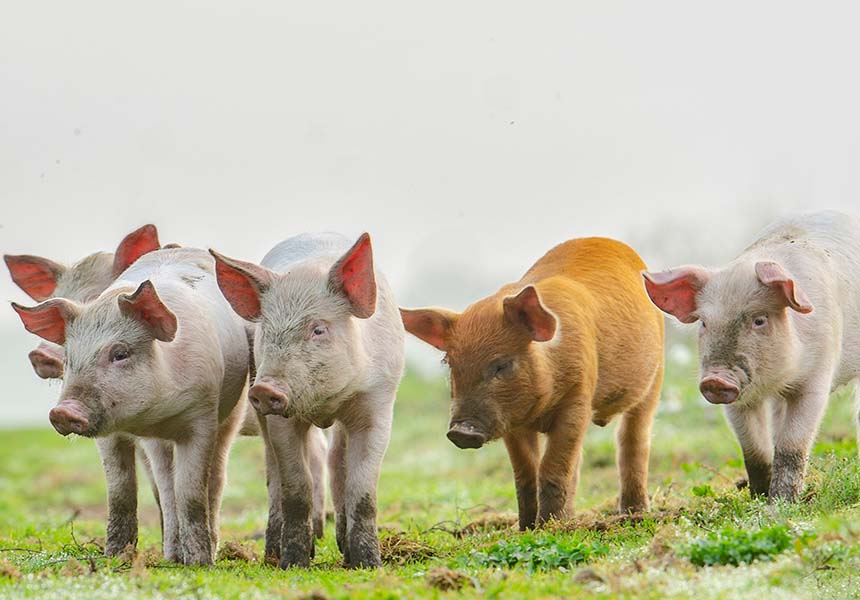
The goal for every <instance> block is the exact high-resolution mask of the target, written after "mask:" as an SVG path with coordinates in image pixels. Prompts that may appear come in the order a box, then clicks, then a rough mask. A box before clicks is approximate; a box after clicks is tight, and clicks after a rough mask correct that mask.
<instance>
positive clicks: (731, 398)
mask: <svg viewBox="0 0 860 600" xmlns="http://www.w3.org/2000/svg"><path fill="white" fill-rule="evenodd" d="M643 276H644V278H645V286H646V288H647V291H648V295H649V296H650V297H651V300H652V301H653V302H654V304H655V305H656V306H657V307H659V308H660V309H661V310H663V311H664V312H666V313H667V314H669V315H672V316H674V317H675V318H676V319H678V321H680V322H681V323H696V322H698V324H699V326H698V328H699V354H700V360H701V380H700V383H699V389H700V391H701V393H702V395H703V396H704V397H705V399H706V400H707V401H708V402H711V403H712V404H721V405H723V406H724V410H725V414H726V417H727V420H728V422H729V425H730V426H731V428H732V429H733V430H734V433H735V436H736V437H737V440H738V442H739V444H740V446H741V450H742V452H743V457H744V464H745V466H746V471H747V476H748V481H749V489H750V492H751V493H752V494H754V495H758V496H764V495H767V497H768V498H769V499H771V500H776V499H781V500H787V501H791V500H795V499H797V497H798V495H799V494H800V492H801V491H802V488H803V483H804V477H805V471H806V464H807V461H808V458H809V452H810V449H811V446H812V443H813V441H814V440H815V436H816V433H817V431H818V427H819V424H820V423H821V418H822V416H823V414H824V410H825V408H826V406H827V402H828V398H829V394H830V392H831V390H833V389H835V388H837V387H839V386H841V385H844V384H847V383H849V382H851V381H852V380H856V379H857V378H858V377H860V219H858V218H857V217H854V216H850V215H845V214H841V213H837V212H832V211H825V212H819V213H814V214H807V215H800V216H790V217H785V218H781V219H779V220H777V221H776V222H774V223H773V224H771V225H770V226H769V227H768V228H766V229H765V231H764V232H763V233H762V234H761V235H760V236H759V238H758V239H757V240H756V241H755V242H754V243H753V244H752V245H751V246H749V247H748V248H746V249H745V250H744V251H743V252H742V253H741V254H740V255H739V256H738V257H737V258H735V259H734V260H733V261H732V262H730V263H729V264H728V265H726V266H725V267H722V268H719V269H707V268H704V267H701V266H682V267H678V268H675V269H670V270H668V271H662V272H659V273H652V272H645V273H643ZM768 413H770V415H769V416H770V419H768Z"/></svg>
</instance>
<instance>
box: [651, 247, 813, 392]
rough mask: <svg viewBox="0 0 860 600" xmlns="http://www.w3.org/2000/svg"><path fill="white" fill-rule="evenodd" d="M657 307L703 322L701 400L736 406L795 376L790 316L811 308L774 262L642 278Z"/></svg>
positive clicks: (685, 319) (690, 268) (795, 354)
mask: <svg viewBox="0 0 860 600" xmlns="http://www.w3.org/2000/svg"><path fill="white" fill-rule="evenodd" d="M643 276H644V278H645V288H646V290H647V291H648V295H649V296H650V297H651V300H652V301H653V302H654V304H655V305H656V306H657V307H658V308H659V309H660V310H662V311H663V312H665V313H667V314H670V315H672V316H674V317H675V318H677V319H678V320H679V321H681V322H682V323H695V322H696V321H698V322H699V355H700V357H701V381H700V384H699V389H700V390H701V392H702V395H703V396H704V397H705V398H706V399H707V400H708V401H709V402H711V403H713V404H731V403H733V402H735V401H737V400H738V399H742V398H743V397H744V394H745V393H748V392H751V391H753V390H756V389H759V390H766V389H768V388H772V387H774V386H780V385H781V384H782V383H783V382H784V381H786V379H787V377H788V376H789V375H790V373H791V372H792V371H793V370H794V369H795V368H796V365H797V360H798V354H799V350H800V349H799V347H798V342H797V338H796V336H795V335H794V329H793V322H792V319H791V318H789V315H790V314H791V313H792V312H796V313H799V314H807V313H810V312H812V304H811V303H810V301H809V299H808V298H807V297H806V294H804V292H803V290H802V289H801V288H800V287H799V286H798V285H797V283H796V282H795V280H794V279H793V278H792V277H791V275H789V274H788V273H787V272H786V271H785V269H784V268H783V267H782V266H781V265H779V264H778V263H775V262H770V261H762V262H749V261H746V262H737V263H735V264H733V265H731V266H729V267H728V268H726V269H723V270H718V271H712V270H708V269H705V268H703V267H697V266H685V267H679V268H677V269H670V270H668V271H663V272H660V273H643Z"/></svg>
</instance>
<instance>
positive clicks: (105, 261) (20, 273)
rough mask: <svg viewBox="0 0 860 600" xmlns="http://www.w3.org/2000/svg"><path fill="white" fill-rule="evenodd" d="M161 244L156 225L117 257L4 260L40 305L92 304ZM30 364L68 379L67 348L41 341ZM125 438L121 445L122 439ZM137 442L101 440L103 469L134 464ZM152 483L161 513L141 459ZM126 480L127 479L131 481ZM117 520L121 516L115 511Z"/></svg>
mask: <svg viewBox="0 0 860 600" xmlns="http://www.w3.org/2000/svg"><path fill="white" fill-rule="evenodd" d="M160 246H161V244H160V242H159V240H158V230H157V229H156V227H155V225H144V226H143V227H140V228H138V229H136V230H134V231H132V232H131V233H129V234H128V235H127V236H125V237H124V238H123V239H122V241H121V242H120V243H119V246H117V248H116V251H115V252H114V253H113V254H111V253H109V252H96V253H94V254H91V255H89V256H87V257H85V258H83V259H82V260H80V261H79V262H77V263H75V264H74V265H72V266H66V265H63V264H61V263H57V262H55V261H53V260H50V259H48V258H43V257H40V256H33V255H9V254H7V255H4V257H3V259H4V261H5V262H6V266H7V267H8V268H9V274H10V275H11V276H12V281H14V282H15V283H16V284H17V285H18V287H20V288H21V289H22V290H23V291H24V292H25V293H26V294H27V295H28V296H30V297H31V298H32V299H33V300H36V301H37V302H41V301H43V300H47V299H49V298H53V297H55V296H59V297H63V298H67V299H69V300H74V301H76V302H89V301H90V300H93V299H94V298H96V297H98V295H99V294H100V293H102V292H103V291H104V290H105V289H106V288H107V287H108V286H109V285H110V284H111V283H112V282H113V281H114V280H115V279H116V278H117V277H118V276H119V275H120V273H122V272H123V271H125V270H126V269H127V268H128V267H129V266H131V264H132V263H134V261H136V260H137V259H138V258H140V257H141V256H143V255H144V254H146V253H148V252H152V251H154V250H158V249H159V248H160ZM28 358H29V359H30V364H31V365H32V367H33V370H34V371H35V372H36V375H38V376H39V377H41V378H42V379H60V378H62V376H63V347H62V346H58V345H57V344H53V343H51V342H47V341H42V342H41V343H40V344H39V346H38V347H37V348H36V349H34V350H33V351H31V352H30V354H29V356H28ZM120 438H122V439H120ZM130 444H133V440H130V439H129V438H127V437H122V434H115V435H112V436H106V437H104V438H101V439H98V440H96V445H97V447H98V449H99V453H100V455H101V457H102V462H103V464H104V467H105V468H106V469H107V468H111V467H112V465H118V464H122V456H123V455H125V456H126V457H129V456H130V457H131V460H132V461H133V460H134V456H135V452H134V448H133V447H131V446H130ZM139 456H140V457H141V459H142V461H141V462H142V464H143V466H144V470H145V472H146V475H147V478H148V479H149V481H150V485H151V487H152V493H153V496H154V497H155V502H156V504H157V505H158V506H159V511H160V510H161V503H160V499H159V497H158V488H157V486H156V485H155V480H154V478H153V474H152V469H151V467H150V465H149V462H148V461H147V460H146V455H145V454H144V453H142V452H140V453H139ZM126 476H127V475H126ZM136 501H137V497H136V496H135V497H134V499H133V500H132V499H129V502H132V503H133V504H134V506H132V507H129V508H130V510H125V511H124V512H126V513H128V514H136V511H137V505H136ZM115 514H118V511H115ZM122 550H123V548H122V547H120V548H116V547H111V546H110V545H109V546H108V551H109V553H111V554H116V553H118V552H120V551H122Z"/></svg>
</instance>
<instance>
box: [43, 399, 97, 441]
mask: <svg viewBox="0 0 860 600" xmlns="http://www.w3.org/2000/svg"><path fill="white" fill-rule="evenodd" d="M48 416H49V418H50V419H51V425H53V426H54V429H56V430H57V433H59V434H60V435H69V434H70V433H77V434H78V435H84V434H86V432H87V430H88V429H89V427H90V421H89V419H87V415H86V414H85V412H84V410H83V407H82V406H81V404H80V403H79V402H76V401H73V400H72V401H69V400H64V401H62V402H60V403H59V404H58V405H57V406H55V407H54V408H53V409H51V412H50V414H49V415H48Z"/></svg>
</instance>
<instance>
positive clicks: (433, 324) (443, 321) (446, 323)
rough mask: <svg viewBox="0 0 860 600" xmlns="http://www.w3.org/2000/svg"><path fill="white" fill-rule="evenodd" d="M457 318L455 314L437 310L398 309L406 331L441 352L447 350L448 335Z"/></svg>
mask: <svg viewBox="0 0 860 600" xmlns="http://www.w3.org/2000/svg"><path fill="white" fill-rule="evenodd" d="M458 316H459V315H457V313H455V312H452V311H448V310H443V309H439V308H418V309H415V310H409V309H407V308H401V309H400V318H401V319H403V326H404V327H405V328H406V331H408V332H409V333H411V334H412V335H414V336H415V337H417V338H418V339H420V340H424V341H425V342H427V343H428V344H430V345H431V346H434V347H436V348H438V349H439V350H442V351H443V352H444V351H446V350H447V349H448V348H447V340H448V335H449V334H450V333H451V328H452V327H453V326H454V323H455V322H456V320H457V317H458Z"/></svg>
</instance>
